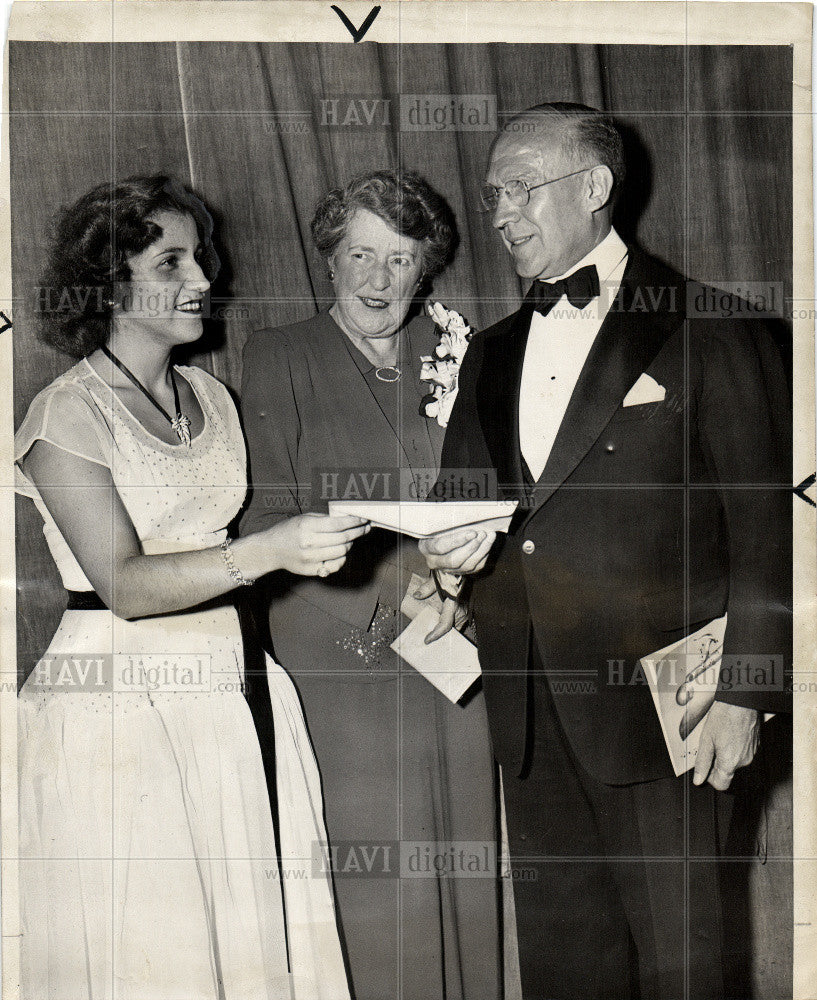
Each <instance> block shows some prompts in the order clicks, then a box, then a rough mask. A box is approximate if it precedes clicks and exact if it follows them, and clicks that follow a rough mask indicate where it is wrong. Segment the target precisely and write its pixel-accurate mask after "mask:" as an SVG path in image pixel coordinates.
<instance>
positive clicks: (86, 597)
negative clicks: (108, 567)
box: [65, 590, 108, 611]
mask: <svg viewBox="0 0 817 1000" xmlns="http://www.w3.org/2000/svg"><path fill="white" fill-rule="evenodd" d="M65 593H66V594H67V595H68V605H67V607H66V611H107V610H108V606H107V604H105V602H104V601H103V600H102V598H101V597H100V596H99V594H97V592H96V591H95V590H66V592H65Z"/></svg>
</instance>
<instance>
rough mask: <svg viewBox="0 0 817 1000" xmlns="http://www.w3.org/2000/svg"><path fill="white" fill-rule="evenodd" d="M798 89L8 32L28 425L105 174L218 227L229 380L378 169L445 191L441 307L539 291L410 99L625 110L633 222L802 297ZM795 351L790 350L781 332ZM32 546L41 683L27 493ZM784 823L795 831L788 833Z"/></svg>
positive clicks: (301, 288) (24, 645)
mask: <svg viewBox="0 0 817 1000" xmlns="http://www.w3.org/2000/svg"><path fill="white" fill-rule="evenodd" d="M791 88H792V56H791V49H789V48H785V47H771V46H751V47H735V46H711V47H706V46H701V47H681V46H637V45H612V46H597V45H548V44H526V45H508V44H487V45H486V44H479V45H476V44H475V45H443V44H439V45H436V44H435V45H411V46H403V47H401V46H392V45H377V44H373V43H364V44H360V45H352V44H349V43H346V44H304V43H292V44H284V43H276V44H247V43H235V44H222V43H181V44H174V43H159V44H141V43H140V44H117V45H110V44H70V45H69V44H52V43H45V42H12V43H11V45H10V107H11V127H10V135H11V178H12V180H11V185H12V189H11V193H12V261H13V293H14V299H15V302H14V363H15V419H16V421H17V422H18V423H19V421H20V420H21V419H22V417H23V415H24V413H25V411H26V408H27V407H28V404H29V402H30V401H31V399H32V397H33V396H34V394H35V393H36V392H37V391H39V390H40V389H42V388H43V387H44V386H45V385H47V384H48V383H49V382H50V381H51V380H52V379H53V378H55V377H56V376H57V375H58V374H60V373H61V372H62V371H64V370H65V369H66V368H67V367H68V366H69V364H70V361H69V359H67V358H65V357H63V356H61V355H60V354H58V353H57V352H55V351H53V350H52V349H50V348H48V347H46V346H45V345H43V344H41V343H39V342H38V341H37V339H36V335H35V324H34V318H35V317H34V315H33V305H32V303H33V299H34V289H35V287H36V286H37V284H38V279H39V277H40V274H41V271H42V266H43V260H44V254H45V249H46V246H47V240H48V233H49V222H50V219H51V217H52V216H53V213H54V212H55V211H56V210H57V209H58V208H59V207H60V206H61V205H64V204H67V203H69V202H70V201H72V200H73V199H75V198H76V197H78V196H79V195H80V194H82V193H83V192H84V191H86V190H87V189H88V188H90V187H91V186H92V185H94V184H97V183H99V182H102V181H109V180H113V179H114V178H123V177H127V176H129V175H131V174H135V173H156V172H160V171H161V172H167V173H170V174H173V175H175V176H177V177H179V178H181V179H182V180H183V181H185V182H187V183H190V184H192V185H193V186H194V187H195V188H196V189H197V191H198V192H199V194H200V195H201V196H202V198H203V199H204V200H205V202H206V203H207V204H208V206H209V207H210V209H211V211H212V213H213V215H214V217H215V218H216V222H217V232H216V235H217V242H218V246H219V252H220V254H221V257H222V261H223V263H224V267H223V270H222V273H221V275H220V277H219V279H218V281H217V283H216V285H215V286H214V289H213V296H214V310H215V312H216V314H217V317H218V318H217V319H216V320H215V321H213V322H211V323H210V324H209V329H208V332H207V334H206V338H205V343H204V346H203V348H202V351H201V353H199V354H197V355H195V356H194V359H193V360H194V362H195V363H197V364H201V365H203V366H204V367H206V368H207V369H209V370H210V371H211V372H213V373H214V374H215V375H216V376H218V377H219V378H221V379H222V380H223V381H225V382H226V383H227V384H228V385H229V386H231V387H233V388H235V387H238V386H239V385H240V378H241V350H242V347H243V345H244V342H245V340H246V338H247V337H248V336H250V335H251V333H252V331H253V330H255V329H258V328H260V327H264V326H273V325H277V324H282V323H291V322H294V321H296V320H300V319H303V318H306V317H308V316H311V315H312V314H313V313H314V312H315V311H316V309H318V308H321V307H323V306H324V305H325V302H326V299H327V296H328V295H329V291H330V289H329V284H328V280H327V275H326V268H325V266H324V264H323V263H322V262H320V261H319V260H317V259H316V257H315V255H314V253H313V251H312V249H311V245H310V239H309V223H310V219H311V217H312V212H313V208H314V206H315V203H316V201H317V200H318V199H319V198H320V197H321V196H322V195H323V194H324V193H325V192H326V191H327V190H328V189H329V188H331V187H333V186H335V185H338V184H342V183H344V182H345V181H346V180H348V179H349V178H350V177H351V176H352V175H353V174H355V173H357V172H359V171H361V170H368V169H373V168H379V167H387V166H398V165H400V166H402V167H405V168H407V169H413V170H418V171H419V172H420V173H422V174H424V175H425V177H426V178H427V179H428V180H429V181H430V182H431V183H432V184H433V185H434V186H435V187H436V188H437V189H438V190H439V191H440V192H442V193H443V194H444V195H445V197H446V198H447V199H448V201H449V202H450V204H451V206H452V208H453V209H454V211H455V213H456V216H457V219H458V223H459V227H460V235H461V245H460V248H459V252H458V255H457V258H456V260H455V262H454V264H453V266H452V267H450V268H449V270H448V271H447V272H446V273H445V274H444V275H442V276H441V277H440V278H439V279H438V280H437V282H436V285H435V288H434V297H435V298H438V299H441V300H442V301H444V302H445V303H446V304H447V305H448V306H450V307H452V308H456V309H457V310H459V311H461V312H463V313H464V314H465V315H466V316H467V317H468V319H469V320H470V321H471V322H472V323H473V324H474V325H476V326H477V327H484V326H486V325H488V324H490V323H492V322H493V321H495V320H497V319H498V318H499V317H501V316H503V315H505V314H507V313H508V312H510V311H511V310H512V309H514V308H515V307H516V305H517V304H518V302H519V300H520V297H521V294H523V292H524V288H521V287H520V284H519V281H518V280H517V277H516V275H515V273H514V271H513V268H512V267H511V264H510V260H509V257H508V255H507V253H506V252H505V251H504V250H503V249H502V248H501V246H500V245H499V241H498V237H497V236H496V234H495V233H493V232H492V231H491V228H490V224H489V222H488V220H487V219H486V217H485V216H483V215H481V214H480V212H479V211H478V190H479V184H480V181H481V180H482V177H483V171H484V168H485V161H486V153H487V149H488V145H489V143H490V140H491V138H492V134H493V133H492V132H490V131H476V132H465V131H454V130H451V131H449V130H438V131H424V132H412V131H405V130H401V128H400V114H399V100H400V95H401V94H403V95H417V96H418V97H419V98H420V99H421V101H422V100H423V99H424V96H425V95H452V96H453V95H496V100H497V107H498V113H499V115H500V122H501V121H502V116H503V115H504V116H508V115H510V114H512V113H513V112H514V111H517V110H520V109H522V108H525V107H528V106H530V105H532V104H536V103H539V102H542V101H547V100H569V101H581V102H584V103H587V104H591V105H595V106H597V107H600V108H603V109H605V110H608V111H610V112H612V113H613V114H615V115H616V117H617V119H618V120H619V122H620V123H621V125H622V126H623V128H624V132H625V137H626V141H627V146H628V158H629V170H630V173H629V178H628V182H627V186H626V191H625V195H624V197H623V199H622V202H621V208H622V211H621V212H620V217H619V218H618V220H617V225H618V227H619V229H620V231H621V232H622V234H623V235H624V236H625V237H626V238H628V239H637V240H638V242H639V243H641V244H642V245H643V246H644V247H645V248H646V249H647V250H649V251H651V252H652V253H654V254H656V255H657V256H659V257H662V258H663V259H665V260H666V261H667V262H668V263H670V264H672V265H673V266H675V267H676V268H678V269H679V270H681V271H683V272H685V273H687V274H689V275H690V276H692V277H694V278H697V279H700V280H703V281H707V282H712V283H714V284H718V283H719V282H736V283H745V282H750V281H751V282H758V281H759V282H765V281H774V282H782V285H783V288H784V292H785V295H786V296H790V295H791V273H792V249H791V247H792V229H791V220H792V185H791V169H792V168H791V155H792V149H791V142H792V138H791V136H792V132H791ZM335 100H337V104H336V105H334V104H330V105H328V106H327V105H326V104H323V103H322V102H325V101H335ZM361 100H362V101H365V102H367V104H366V105H361V104H360V103H359V102H360V101H361ZM355 101H357V102H358V103H357V104H352V105H350V102H355ZM373 101H374V102H377V103H376V104H373V103H372V102H373ZM384 102H389V103H388V104H385V103H384ZM350 106H352V107H356V108H357V109H358V119H359V122H358V124H355V123H354V121H353V120H351V121H349V120H348V117H349V116H348V115H347V112H348V109H349V107H350ZM364 107H365V108H368V109H369V112H370V114H371V117H372V123H371V124H370V125H369V124H366V122H365V115H363V114H361V113H360V109H361V108H364ZM327 108H329V109H336V110H335V111H334V114H335V115H336V121H335V123H333V122H332V114H333V111H332V110H330V111H327ZM372 109H374V111H373V114H372ZM386 109H388V110H386ZM351 118H352V119H353V118H354V114H352V115H351ZM344 120H347V121H346V124H343V122H344ZM780 341H781V346H782V347H783V349H784V351H785V352H787V353H788V349H789V345H788V343H787V335H786V330H785V329H783V330H782V331H781V336H780ZM17 539H18V548H17V557H18V570H17V576H18V650H19V669H20V672H21V675H22V676H24V675H25V674H26V673H27V672H28V671H29V670H30V669H31V666H32V665H33V663H34V662H35V661H36V660H37V658H38V656H39V655H41V653H42V652H43V650H44V649H45V647H46V644H47V642H48V640H49V638H50V636H51V634H52V632H53V630H54V628H55V627H56V624H57V622H58V620H59V617H60V614H61V611H62V608H63V606H64V598H63V595H62V591H61V587H60V584H59V580H58V578H57V575H56V572H55V570H54V568H53V566H52V564H51V561H50V558H49V556H48V553H47V551H46V549H45V545H44V542H43V538H42V533H41V526H40V522H39V518H38V517H37V515H36V513H35V512H34V509H33V506H32V505H31V504H30V503H29V502H27V501H22V502H20V503H18V520H17ZM784 813H785V810H784ZM789 819H790V814H789V816H788V818H787V816H786V815H783V816H782V818H778V827H782V828H785V827H786V825H787V823H788V821H789ZM767 825H768V822H767ZM772 826H774V824H772ZM764 829H765V827H764ZM780 836H781V837H782V840H781V841H780V842H781V843H785V842H786V830H785V829H782V833H781V834H780ZM769 842H770V843H771V834H770V840H769ZM782 853H784V854H785V853H790V848H788V849H787V850H784V851H783V852H782ZM769 867H770V866H769V865H767V869H768V868H769ZM764 884H765V883H764ZM785 889H786V878H785V877H781V878H779V879H777V880H776V881H774V880H772V881H770V882H769V884H768V885H766V888H765V889H764V888H763V885H761V890H760V891H761V892H769V893H772V895H771V896H769V898H768V899H766V900H765V902H763V905H761V906H760V907H759V909H758V908H757V906H756V907H755V911H754V912H753V914H752V921H753V923H754V924H755V925H756V926H755V928H754V934H755V936H756V938H757V941H758V946H759V948H761V954H760V958H759V960H758V967H757V968H756V969H755V970H754V976H755V980H756V988H757V989H758V991H759V992H758V993H757V995H759V996H761V995H762V996H766V995H768V996H774V997H775V998H777V997H779V996H783V995H785V994H786V993H787V992H789V993H790V987H789V988H787V987H786V986H785V980H784V981H783V982H780V981H779V979H776V978H775V977H779V976H780V974H781V973H780V969H781V968H785V966H786V961H785V959H786V955H787V954H790V949H791V943H790V935H789V937H785V936H784V938H785V939H781V938H780V936H779V932H777V933H775V932H773V931H772V930H771V929H770V925H769V924H768V921H769V920H770V919H771V914H772V913H773V911H774V909H776V908H779V910H780V912H784V913H788V912H790V903H787V902H786V900H787V898H788V897H786V895H785V891H784V890H785ZM775 892H776V893H777V894H778V895H777V896H776V897H775V895H774V893H775ZM780 893H782V895H780ZM758 984H759V985H758ZM767 991H768V992H767ZM748 995H749V993H748V991H747V996H748Z"/></svg>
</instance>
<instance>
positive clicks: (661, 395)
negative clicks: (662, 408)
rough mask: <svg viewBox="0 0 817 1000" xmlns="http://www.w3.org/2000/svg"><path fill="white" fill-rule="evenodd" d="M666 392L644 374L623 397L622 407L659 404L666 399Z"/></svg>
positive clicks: (661, 386)
mask: <svg viewBox="0 0 817 1000" xmlns="http://www.w3.org/2000/svg"><path fill="white" fill-rule="evenodd" d="M666 396H667V390H666V389H665V388H664V386H663V385H659V383H658V382H656V381H655V379H654V378H653V377H652V376H651V375H648V374H647V373H646V372H644V374H643V375H640V376H639V379H638V381H637V382H636V383H635V385H634V386H633V387H632V389H630V391H629V392H628V393H627V395H626V396H625V397H624V402H623V404H622V405H623V406H641V405H642V404H644V403H660V402H661V401H662V400H664V399H666Z"/></svg>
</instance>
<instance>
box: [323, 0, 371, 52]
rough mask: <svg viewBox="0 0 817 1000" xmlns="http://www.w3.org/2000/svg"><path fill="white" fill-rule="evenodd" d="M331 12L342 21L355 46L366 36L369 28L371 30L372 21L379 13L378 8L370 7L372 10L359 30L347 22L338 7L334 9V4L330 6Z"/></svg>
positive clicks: (346, 18) (347, 19)
mask: <svg viewBox="0 0 817 1000" xmlns="http://www.w3.org/2000/svg"><path fill="white" fill-rule="evenodd" d="M332 10H333V11H334V12H335V13H336V14H337V15H338V17H339V18H340V19H341V21H343V23H344V24H345V25H346V27H347V28H348V29H349V34H350V35H351V36H352V39H353V40H354V42H355V44H357V43H358V42H359V41H360V39H361V38H363V36H364V35H365V34H366V32H367V31H368V30H369V28H371V26H372V25H373V24H374V19H375V18H376V17H377V15H378V14H379V13H380V8H379V7H372V9H371V10H370V11H369V15H368V17H367V18H366V20H365V21H364V22H363V24H361V26H360V27H359V28H356V27H355V26H354V25H353V24H352V22H351V21H350V20H349V18H348V17H347V16H346V15H345V14H344V13H343V11H342V10H341V9H340V7H336V6H335V5H334V4H332Z"/></svg>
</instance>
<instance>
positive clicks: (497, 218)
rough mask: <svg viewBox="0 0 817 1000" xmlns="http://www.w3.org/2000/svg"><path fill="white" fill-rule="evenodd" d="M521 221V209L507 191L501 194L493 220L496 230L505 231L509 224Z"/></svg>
mask: <svg viewBox="0 0 817 1000" xmlns="http://www.w3.org/2000/svg"><path fill="white" fill-rule="evenodd" d="M518 219H519V209H518V207H517V206H516V205H514V203H513V202H512V201H511V199H510V198H509V197H508V196H507V194H506V193H505V191H504V190H503V191H500V192H499V197H498V199H497V203H496V208H495V209H494V214H493V216H492V218H491V223H492V224H493V227H494V229H504V227H505V226H507V225H508V223H509V222H516V221H517V220H518Z"/></svg>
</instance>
